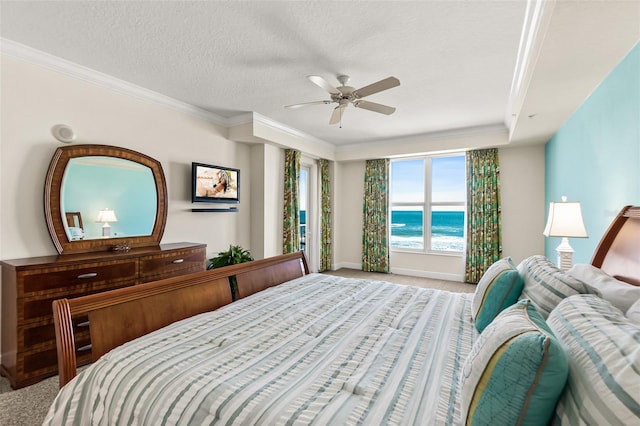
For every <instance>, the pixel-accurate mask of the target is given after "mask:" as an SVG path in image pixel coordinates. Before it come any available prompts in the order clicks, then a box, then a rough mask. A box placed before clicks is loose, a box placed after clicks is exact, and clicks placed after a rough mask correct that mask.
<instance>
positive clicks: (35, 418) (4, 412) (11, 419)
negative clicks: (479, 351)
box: [0, 268, 476, 426]
mask: <svg viewBox="0 0 640 426" xmlns="http://www.w3.org/2000/svg"><path fill="white" fill-rule="evenodd" d="M324 273H326V274H329V275H337V276H341V277H352V278H365V279H373V280H379V281H390V282H393V283H397V284H404V285H413V286H417V287H425V288H437V289H440V290H448V291H452V292H456V293H473V292H474V291H475V289H476V286H475V285H473V284H466V283H460V282H454V281H445V280H433V279H429V278H420V277H411V276H408V275H398V274H382V273H378V272H363V271H359V270H356V269H346V268H343V269H339V270H337V271H328V272H324ZM57 393H58V376H54V377H50V378H48V379H45V380H43V381H41V382H39V383H36V384H35V385H31V386H27V387H25V388H22V389H18V390H13V389H11V386H9V382H8V381H7V379H6V378H4V377H1V378H0V426H35V425H41V424H42V421H43V420H44V418H45V416H46V415H47V411H49V406H50V405H51V403H52V402H53V400H54V399H55V397H56V394H57Z"/></svg>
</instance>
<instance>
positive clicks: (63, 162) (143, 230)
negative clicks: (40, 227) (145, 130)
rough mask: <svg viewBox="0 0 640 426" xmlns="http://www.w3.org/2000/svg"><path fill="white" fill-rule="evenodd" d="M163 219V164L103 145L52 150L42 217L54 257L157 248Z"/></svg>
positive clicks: (163, 225)
mask: <svg viewBox="0 0 640 426" xmlns="http://www.w3.org/2000/svg"><path fill="white" fill-rule="evenodd" d="M166 215H167V198H166V182H165V178H164V173H163V171H162V166H161V165H160V163H159V162H158V161H156V160H154V159H152V158H151V157H148V156H146V155H144V154H141V153H138V152H135V151H132V150H129V149H126V148H119V147H114V146H107V145H75V146H68V147H60V148H58V149H57V150H56V152H55V154H54V156H53V158H52V160H51V164H50V165H49V171H48V173H47V179H46V182H45V216H46V219H47V226H48V228H49V233H50V235H51V238H52V240H53V243H54V245H55V246H56V249H57V250H58V253H60V254H67V253H81V252H90V251H106V250H111V249H113V248H114V246H116V245H119V244H123V243H125V242H126V244H127V245H128V246H129V247H132V248H133V247H145V246H155V245H158V244H160V240H161V238H162V234H163V232H164V227H165V224H166Z"/></svg>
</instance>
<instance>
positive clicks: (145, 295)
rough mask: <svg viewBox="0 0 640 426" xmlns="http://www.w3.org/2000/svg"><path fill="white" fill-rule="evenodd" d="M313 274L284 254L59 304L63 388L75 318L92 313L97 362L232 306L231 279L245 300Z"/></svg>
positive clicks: (73, 362)
mask: <svg viewBox="0 0 640 426" xmlns="http://www.w3.org/2000/svg"><path fill="white" fill-rule="evenodd" d="M308 273H309V266H308V264H307V259H306V257H305V255H304V252H302V251H300V252H297V253H291V254H284V255H281V256H274V257H270V258H267V259H261V260H256V261H253V262H247V263H242V264H239V265H233V266H227V267H224V268H218V269H212V270H208V271H203V272H196V273H193V274H188V275H182V276H178V277H172V278H167V279H164V280H160V281H154V282H149V283H145V284H140V285H136V286H132V287H125V288H120V289H117V290H111V291H105V292H102V293H96V294H91V295H88V296H82V297H77V298H74V299H59V300H55V301H54V302H53V321H54V327H55V331H56V346H57V351H58V373H59V375H60V387H62V386H64V385H65V384H66V383H67V382H69V381H70V380H71V379H72V378H73V377H75V375H76V371H77V358H76V343H75V336H74V331H73V330H74V327H73V318H74V317H78V316H84V315H87V316H88V317H89V333H90V335H91V358H92V360H93V361H96V360H97V359H98V358H100V357H101V356H102V355H104V354H105V353H107V352H108V351H110V350H111V349H113V348H115V347H117V346H120V345H121V344H123V343H126V342H128V341H130V340H133V339H135V338H137V337H140V336H142V335H145V334H148V333H150V332H152V331H155V330H157V329H159V328H162V327H164V326H166V325H169V324H171V323H173V322H176V321H179V320H182V319H185V318H188V317H191V316H194V315H197V314H201V313H203V312H208V311H213V310H215V309H218V308H220V307H221V306H224V305H227V304H229V303H231V302H232V296H231V287H230V283H229V277H230V276H235V277H236V280H237V284H238V291H239V295H240V297H246V296H249V295H251V294H253V293H256V292H258V291H261V290H264V289H266V288H268V287H272V286H274V285H278V284H281V283H284V282H286V281H290V280H292V279H294V278H298V277H301V276H303V275H306V274H308Z"/></svg>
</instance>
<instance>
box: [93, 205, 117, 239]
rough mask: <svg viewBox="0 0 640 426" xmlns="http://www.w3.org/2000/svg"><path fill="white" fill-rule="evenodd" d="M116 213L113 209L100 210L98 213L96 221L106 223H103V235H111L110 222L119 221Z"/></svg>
mask: <svg viewBox="0 0 640 426" xmlns="http://www.w3.org/2000/svg"><path fill="white" fill-rule="evenodd" d="M117 221H118V219H117V218H116V213H115V212H114V211H113V210H109V209H104V210H100V212H99V213H98V220H97V221H96V222H101V223H104V225H102V236H103V237H110V236H111V225H109V223H110V222H117Z"/></svg>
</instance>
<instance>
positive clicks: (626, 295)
mask: <svg viewBox="0 0 640 426" xmlns="http://www.w3.org/2000/svg"><path fill="white" fill-rule="evenodd" d="M567 273H568V274H569V275H571V276H573V277H574V278H577V279H579V280H580V281H582V282H584V283H587V284H589V285H591V286H592V287H595V288H597V289H598V290H600V293H601V296H602V298H603V299H605V300H608V301H609V302H611V304H612V305H613V306H615V307H616V308H618V309H620V310H621V311H622V313H625V312H627V311H628V310H629V308H630V307H631V305H633V304H634V303H635V302H636V301H637V300H640V287H638V286H635V285H631V284H629V283H625V282H623V281H618V280H616V279H615V278H613V277H612V276H610V275H608V274H607V273H606V272H604V271H603V270H602V269H600V268H596V267H595V266H593V265H589V264H578V265H574V266H573V268H571V269H569V270H568V271H567Z"/></svg>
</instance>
